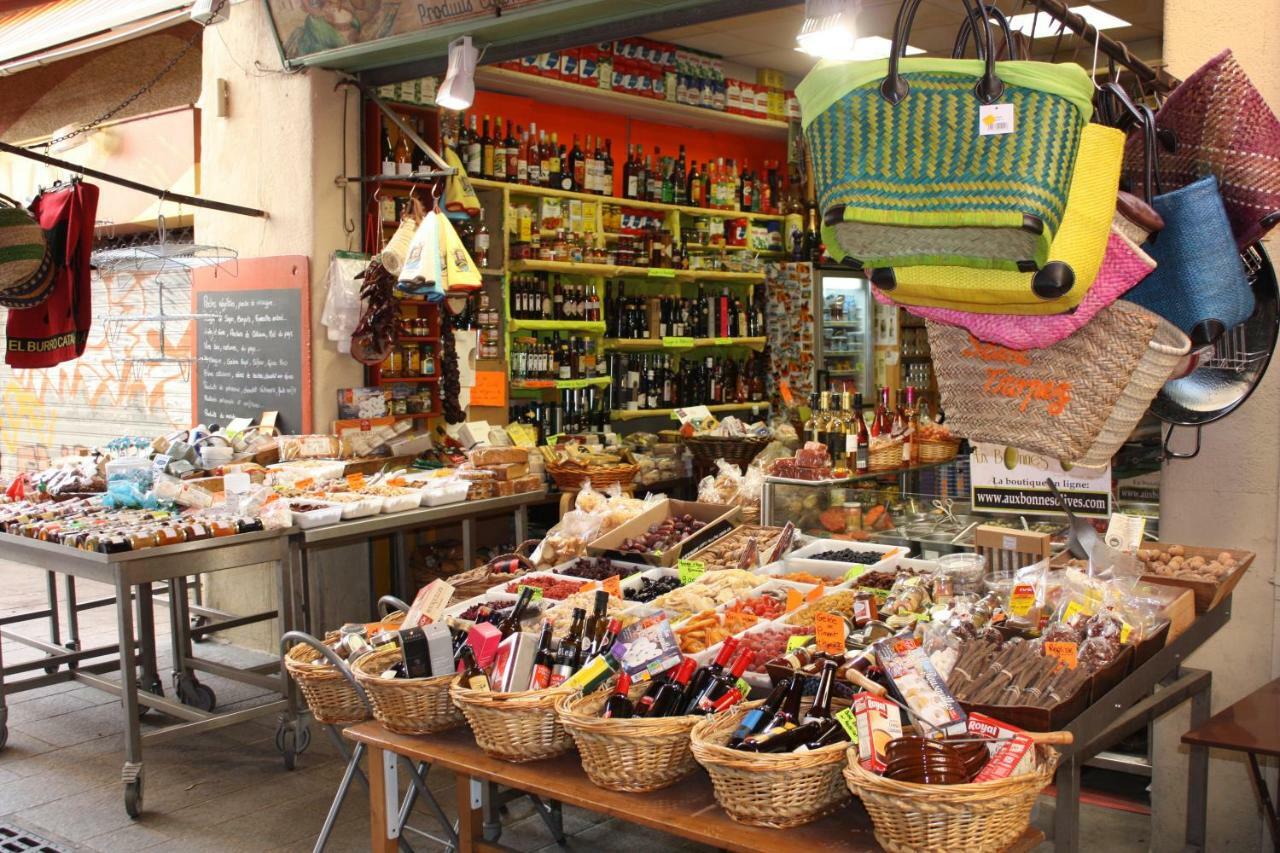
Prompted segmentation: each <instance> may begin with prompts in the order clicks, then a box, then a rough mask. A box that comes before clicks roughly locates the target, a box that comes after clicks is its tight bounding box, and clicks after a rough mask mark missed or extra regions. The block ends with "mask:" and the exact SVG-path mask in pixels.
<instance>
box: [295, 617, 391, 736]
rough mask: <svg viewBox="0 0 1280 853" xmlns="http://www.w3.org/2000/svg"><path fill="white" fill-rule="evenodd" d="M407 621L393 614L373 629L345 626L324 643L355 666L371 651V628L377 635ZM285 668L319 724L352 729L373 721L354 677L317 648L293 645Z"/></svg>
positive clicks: (327, 636) (361, 626)
mask: <svg viewBox="0 0 1280 853" xmlns="http://www.w3.org/2000/svg"><path fill="white" fill-rule="evenodd" d="M403 619H404V614H403V613H393V614H391V615H390V616H387V617H386V618H385V619H383V620H382V622H381V623H376V624H375V625H372V626H370V625H365V624H363V623H351V624H348V625H344V626H343V628H342V629H341V630H340V631H330V632H329V633H328V634H325V636H324V639H323V640H321V641H320V643H322V644H323V645H324V646H325V647H326V648H328V649H329V650H330V651H331V652H333V653H334V654H335V655H336V656H337V657H338V658H339V659H341V660H343V661H346V662H347V663H348V664H350V665H354V664H355V663H357V662H358V658H359V657H360V656H361V655H362V654H367V653H368V652H369V643H368V641H367V639H366V638H367V637H368V636H369V634H370V629H371V628H372V629H373V633H377V632H378V631H379V630H382V629H387V630H395V629H396V628H397V627H399V625H400V622H401V620H403ZM312 639H314V638H312ZM284 668H285V671H286V672H287V673H289V677H290V678H292V679H293V680H294V683H295V684H297V685H298V692H300V693H301V694H302V698H303V699H304V700H305V701H306V703H307V707H308V708H309V709H310V710H311V716H313V717H314V718H315V720H316V722H317V723H324V724H325V725H331V726H349V725H352V724H354V723H360V722H363V721H365V720H367V719H369V706H368V705H366V704H365V701H364V700H363V699H361V698H360V694H359V692H358V691H357V690H356V687H355V685H354V684H353V683H352V682H351V678H350V677H349V676H348V675H347V674H346V673H344V672H343V671H342V670H341V669H340V668H339V667H337V666H335V665H334V664H333V663H332V662H331V661H330V660H329V659H327V658H326V657H325V656H324V655H322V654H321V653H320V651H319V650H318V649H317V648H316V647H314V646H312V645H309V644H308V643H305V642H303V643H297V644H295V645H293V646H292V647H291V648H290V649H289V651H287V652H285V655H284Z"/></svg>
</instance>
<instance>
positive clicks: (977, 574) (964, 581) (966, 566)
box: [938, 552, 987, 595]
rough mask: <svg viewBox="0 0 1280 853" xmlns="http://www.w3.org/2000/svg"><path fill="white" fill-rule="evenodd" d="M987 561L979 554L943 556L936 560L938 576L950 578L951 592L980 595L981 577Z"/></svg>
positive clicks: (984, 571) (981, 589)
mask: <svg viewBox="0 0 1280 853" xmlns="http://www.w3.org/2000/svg"><path fill="white" fill-rule="evenodd" d="M986 570H987V560H986V558H985V557H983V556H982V555H981V554H973V553H967V552H966V553H957V554H943V555H942V556H941V557H939V558H938V574H941V575H948V576H950V577H951V588H952V591H954V592H957V593H961V592H972V593H977V594H979V595H981V594H982V591H983V588H982V576H983V575H984V574H985V573H986Z"/></svg>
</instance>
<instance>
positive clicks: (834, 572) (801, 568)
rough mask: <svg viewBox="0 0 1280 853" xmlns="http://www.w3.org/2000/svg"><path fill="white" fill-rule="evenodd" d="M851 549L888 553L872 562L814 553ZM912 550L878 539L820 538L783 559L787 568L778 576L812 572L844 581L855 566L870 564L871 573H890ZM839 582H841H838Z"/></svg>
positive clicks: (868, 565) (867, 569)
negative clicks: (827, 557) (846, 560)
mask: <svg viewBox="0 0 1280 853" xmlns="http://www.w3.org/2000/svg"><path fill="white" fill-rule="evenodd" d="M844 549H848V550H851V551H871V552H876V553H880V554H884V557H883V558H882V559H880V560H879V561H877V562H875V563H871V564H867V563H844V562H837V561H835V560H818V559H814V557H813V555H814V554H822V553H825V552H827V551H836V550H844ZM910 553H911V549H909V548H905V547H902V546H900V545H880V544H877V543H875V542H851V541H849V540H846V539H818V540H815V541H813V542H810V543H809V544H808V545H805V546H804V547H803V548H801V549H799V550H798V551H793V552H792V553H791V555H790V556H789V557H787V558H786V559H785V560H783V561H782V563H783V567H784V569H783V571H782V572H776V573H774V575H775V576H776V577H785V576H786V573H787V572H808V573H809V574H812V575H817V576H819V577H828V576H831V577H833V578H834V577H839V578H840V579H841V580H843V578H844V576H845V575H847V574H848V573H849V570H850V569H852V568H853V567H854V566H866V571H868V572H887V571H889V570H891V569H892V568H894V567H895V566H897V564H898V561H899V560H901V559H902V558H903V557H906V556H908V555H909V554H910ZM837 582H839V581H837Z"/></svg>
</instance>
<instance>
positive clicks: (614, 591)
mask: <svg viewBox="0 0 1280 853" xmlns="http://www.w3.org/2000/svg"><path fill="white" fill-rule="evenodd" d="M600 586H601V587H602V588H603V589H604V591H605V592H607V593H609V594H610V595H612V596H613V597H614V598H622V579H621V578H620V577H618V575H614V576H613V577H608V578H605V579H604V581H603V582H602V583H601V584H600Z"/></svg>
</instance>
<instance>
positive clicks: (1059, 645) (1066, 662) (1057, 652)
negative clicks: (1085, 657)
mask: <svg viewBox="0 0 1280 853" xmlns="http://www.w3.org/2000/svg"><path fill="white" fill-rule="evenodd" d="M1078 652H1079V648H1078V647H1077V646H1076V644H1075V643H1073V642H1070V641H1054V640H1050V641H1049V642H1046V643H1045V644H1044V653H1045V656H1046V657H1051V658H1057V659H1058V665H1059V666H1065V667H1066V668H1067V669H1075V668H1076V658H1077V655H1078Z"/></svg>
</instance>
